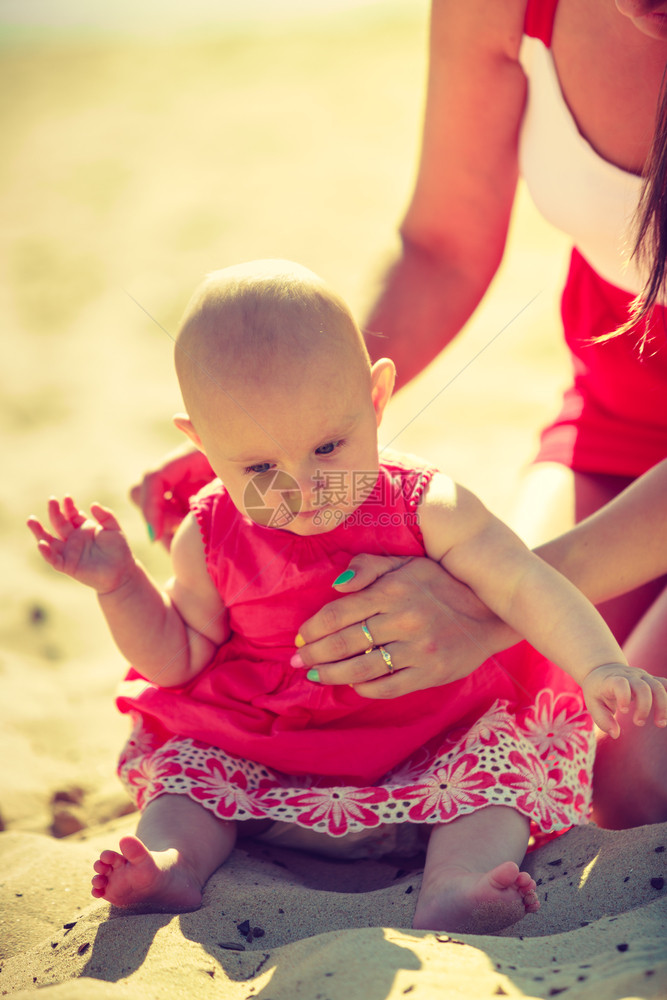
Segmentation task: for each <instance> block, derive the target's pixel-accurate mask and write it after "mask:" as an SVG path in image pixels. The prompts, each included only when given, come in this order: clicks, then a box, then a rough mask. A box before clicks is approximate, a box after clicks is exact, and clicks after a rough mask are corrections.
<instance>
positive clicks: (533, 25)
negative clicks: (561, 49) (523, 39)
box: [523, 0, 558, 48]
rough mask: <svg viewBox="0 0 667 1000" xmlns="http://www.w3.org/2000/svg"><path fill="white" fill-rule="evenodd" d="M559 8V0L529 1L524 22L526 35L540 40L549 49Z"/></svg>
mask: <svg viewBox="0 0 667 1000" xmlns="http://www.w3.org/2000/svg"><path fill="white" fill-rule="evenodd" d="M557 6H558V0H528V3H527V5H526V17H525V20H524V22H523V31H524V34H525V35H529V36H530V37H531V38H539V39H540V41H541V42H544V44H545V45H546V47H547V48H549V46H550V45H551V33H552V31H553V26H554V16H555V14H556V7H557Z"/></svg>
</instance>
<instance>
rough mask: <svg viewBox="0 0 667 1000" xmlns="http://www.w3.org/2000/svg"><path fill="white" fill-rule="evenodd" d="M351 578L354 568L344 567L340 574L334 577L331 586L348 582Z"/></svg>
mask: <svg viewBox="0 0 667 1000" xmlns="http://www.w3.org/2000/svg"><path fill="white" fill-rule="evenodd" d="M353 578H354V570H353V569H345V570H343V572H342V573H341V574H340V576H337V577H336V579H335V580H334V582H333V584H332V586H333V587H337V586H338V584H339V583H349V582H350V580H352V579H353Z"/></svg>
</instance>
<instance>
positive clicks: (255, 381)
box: [175, 260, 370, 425]
mask: <svg viewBox="0 0 667 1000" xmlns="http://www.w3.org/2000/svg"><path fill="white" fill-rule="evenodd" d="M175 359H176V371H177V374H178V379H179V383H180V386H181V391H182V393H183V401H184V403H185V406H186V408H187V410H188V413H189V414H190V417H191V419H192V420H193V422H194V423H195V425H196V424H197V423H198V421H200V420H201V418H202V417H203V416H204V415H205V413H206V412H207V410H208V401H209V400H210V399H211V393H212V392H213V391H214V390H215V391H217V392H220V390H222V391H223V392H225V393H233V394H236V392H235V390H236V389H237V388H238V386H239V385H243V386H246V387H248V388H250V389H259V390H261V389H262V386H263V384H266V382H267V380H270V382H271V385H272V387H273V388H276V387H279V386H280V385H281V384H283V383H284V386H285V389H289V387H290V385H291V384H293V383H294V380H295V379H299V378H301V377H303V375H304V372H307V371H308V368H309V366H312V365H313V364H317V363H319V362H322V361H326V363H327V364H328V365H329V366H330V368H331V371H332V372H333V371H337V370H338V371H340V370H341V369H343V370H346V371H347V372H348V375H349V376H350V377H352V376H353V374H354V372H355V371H356V372H358V373H361V374H362V376H364V377H365V378H366V380H367V384H368V385H370V359H369V356H368V352H367V351H366V347H365V345H364V342H363V337H362V336H361V333H360V331H359V328H358V327H357V325H356V323H355V322H354V319H353V318H352V315H351V313H350V311H349V309H348V308H347V306H346V305H345V303H344V302H343V300H342V299H341V298H340V297H339V296H338V295H336V294H335V293H334V292H333V291H332V290H331V289H330V288H329V287H328V286H327V285H326V284H325V283H324V282H323V281H322V280H321V279H320V278H318V277H317V275H315V274H313V273H312V272H311V271H309V270H307V269H306V268H304V267H301V266H299V265H298V264H293V263H291V262H290V261H283V260H260V261H253V262H251V263H248V264H240V265H236V266H233V267H228V268H224V269H223V270H220V271H214V272H212V273H211V274H209V275H207V277H206V278H205V279H204V280H203V282H202V283H201V284H200V285H199V287H198V288H197V290H196V291H195V293H194V295H193V296H192V298H191V300H190V303H189V304H188V307H187V309H186V311H185V316H184V317H183V320H182V322H181V326H180V330H179V333H178V336H177V339H176V355H175Z"/></svg>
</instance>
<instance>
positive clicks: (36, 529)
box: [28, 497, 134, 594]
mask: <svg viewBox="0 0 667 1000" xmlns="http://www.w3.org/2000/svg"><path fill="white" fill-rule="evenodd" d="M90 510H91V514H92V515H93V517H94V518H95V520H92V519H91V518H87V517H86V515H85V514H84V513H83V511H80V510H79V509H78V508H77V507H76V504H75V503H74V501H73V500H72V498H71V497H65V499H64V500H63V502H62V505H61V504H60V502H59V501H58V500H56V499H55V498H54V497H51V499H50V500H49V506H48V511H49V520H50V521H51V527H52V528H53V531H54V534H51V533H50V532H49V531H47V530H46V529H45V528H44V527H43V525H42V523H41V522H40V521H39V520H38V519H37V518H36V517H30V518H29V519H28V527H29V528H30V530H31V531H32V533H33V535H34V536H35V538H36V539H37V548H38V549H39V551H40V552H41V554H42V556H43V557H44V559H45V560H46V562H47V563H49V565H50V566H53V568H54V569H56V570H58V572H59V573H66V574H67V575H68V576H71V577H73V578H74V579H75V580H78V581H79V582H80V583H84V584H86V586H88V587H93V589H94V590H96V591H97V592H98V593H105V594H106V593H110V592H111V591H112V590H116V589H117V588H118V587H120V586H121V584H122V583H123V582H124V580H125V579H126V578H127V576H128V574H129V573H130V571H131V569H132V567H133V566H134V558H133V556H132V552H131V550H130V547H129V545H128V543H127V540H126V538H125V535H124V534H123V532H122V529H121V527H120V525H119V523H118V521H117V520H116V518H115V516H114V514H113V513H112V512H111V511H110V510H108V509H107V508H106V507H102V506H100V504H91V508H90Z"/></svg>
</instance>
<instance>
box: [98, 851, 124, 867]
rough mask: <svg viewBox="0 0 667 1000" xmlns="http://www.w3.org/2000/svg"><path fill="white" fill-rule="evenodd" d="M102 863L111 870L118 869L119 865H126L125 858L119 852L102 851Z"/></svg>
mask: <svg viewBox="0 0 667 1000" xmlns="http://www.w3.org/2000/svg"><path fill="white" fill-rule="evenodd" d="M100 861H101V862H102V864H103V865H107V866H108V867H109V868H118V866H119V865H124V864H125V858H124V857H123V855H122V854H119V853H118V851H102V853H101V854H100ZM95 870H96V871H97V869H95Z"/></svg>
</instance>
